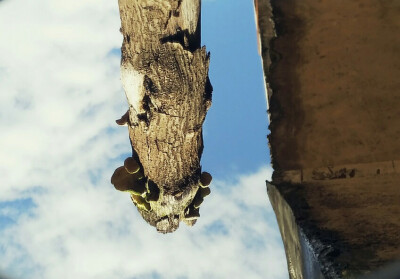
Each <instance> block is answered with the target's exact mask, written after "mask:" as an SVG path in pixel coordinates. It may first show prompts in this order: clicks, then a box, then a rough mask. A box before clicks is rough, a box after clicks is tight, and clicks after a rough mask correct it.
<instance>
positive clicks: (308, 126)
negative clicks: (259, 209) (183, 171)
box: [255, 0, 400, 278]
mask: <svg viewBox="0 0 400 279" xmlns="http://www.w3.org/2000/svg"><path fill="white" fill-rule="evenodd" d="M269 3H270V1H267V0H258V1H257V0H256V1H255V6H256V14H258V20H257V22H258V25H259V26H258V28H259V33H260V38H261V40H260V49H261V54H262V57H263V61H264V71H265V73H266V83H267V89H268V101H269V114H270V115H269V117H270V121H271V124H270V130H271V135H270V136H269V143H270V146H271V155H272V163H273V167H274V175H273V181H272V184H274V185H275V186H276V188H277V189H278V192H280V194H281V197H282V198H283V199H284V200H285V202H287V203H288V205H289V206H290V207H291V209H292V211H293V214H294V216H295V219H296V222H295V223H296V224H297V225H298V226H299V228H298V229H299V230H300V231H303V232H304V236H305V238H306V239H308V241H309V242H310V243H311V246H312V247H313V249H314V250H315V251H314V252H315V254H314V257H315V258H316V260H317V261H318V262H319V263H320V264H321V271H322V273H323V274H324V276H325V277H326V278H352V276H356V275H359V274H364V273H366V272H369V271H371V270H375V269H377V268H379V267H381V266H383V265H384V264H386V263H388V262H390V261H392V260H395V259H397V258H400V237H399V236H398V235H399V233H398V232H399V231H400V140H399V139H400V36H399V34H400V1H398V0H381V1H378V0H363V1H356V0H354V1H344V0H337V1H327V0H325V1H324V0H302V1H295V0H272V1H271V4H272V10H273V12H272V18H273V22H274V25H273V24H271V21H270V20H269V19H270V17H271V13H270V8H268V7H269ZM262 9H263V10H262ZM271 27H274V28H275V31H276V37H274V32H271ZM271 37H273V38H272V40H271ZM271 191H272V190H270V193H269V194H271ZM270 197H271V196H270ZM275 200H276V199H275ZM271 201H272V203H273V206H274V209H275V211H276V213H277V216H280V217H278V221H279V219H282V218H283V219H284V216H281V215H285V214H282V212H279V210H280V209H279V207H278V206H277V203H275V204H274V201H273V199H271ZM279 223H280V228H281V233H282V234H283V235H284V233H285V231H284V230H283V226H284V223H283V221H280V222H279ZM283 238H284V239H285V237H283ZM286 252H287V256H288V258H289V256H290V255H288V253H290V252H289V251H288V250H287V251H286ZM302 265H303V266H302V269H303V270H302V272H303V273H304V268H305V267H304V263H302ZM292 278H302V277H296V276H294V277H293V276H292ZM304 278H307V277H304Z"/></svg>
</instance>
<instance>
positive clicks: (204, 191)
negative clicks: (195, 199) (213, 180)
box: [199, 187, 211, 198]
mask: <svg viewBox="0 0 400 279" xmlns="http://www.w3.org/2000/svg"><path fill="white" fill-rule="evenodd" d="M199 192H200V195H201V197H202V198H204V197H207V196H208V195H209V194H210V193H211V189H210V188H209V187H207V188H201V187H200V188H199Z"/></svg>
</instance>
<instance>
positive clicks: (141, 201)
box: [131, 195, 151, 211]
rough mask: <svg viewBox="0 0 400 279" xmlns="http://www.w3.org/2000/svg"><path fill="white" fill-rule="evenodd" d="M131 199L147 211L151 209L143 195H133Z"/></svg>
mask: <svg viewBox="0 0 400 279" xmlns="http://www.w3.org/2000/svg"><path fill="white" fill-rule="evenodd" d="M131 200H132V201H133V203H134V204H135V205H136V206H137V207H138V208H139V209H143V210H146V211H150V210H151V205H150V204H149V203H148V202H147V201H146V200H145V199H144V198H143V197H141V196H137V195H131Z"/></svg>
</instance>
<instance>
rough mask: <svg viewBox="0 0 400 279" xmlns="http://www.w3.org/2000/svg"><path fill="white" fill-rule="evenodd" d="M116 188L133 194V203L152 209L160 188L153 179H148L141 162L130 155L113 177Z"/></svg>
mask: <svg viewBox="0 0 400 279" xmlns="http://www.w3.org/2000/svg"><path fill="white" fill-rule="evenodd" d="M111 183H112V184H113V185H114V187H115V189H117V190H118V191H122V192H128V193H130V194H131V199H132V201H133V203H134V204H135V205H136V206H137V207H138V208H139V209H142V210H145V211H150V210H151V205H150V202H151V201H153V202H155V201H157V200H158V198H159V194H160V190H159V189H158V187H157V185H156V184H155V183H153V182H152V181H151V180H148V179H146V177H145V176H144V174H143V170H142V169H141V168H140V165H139V163H138V162H137V161H136V160H135V159H134V158H133V157H128V158H126V159H125V161H124V165H123V166H121V167H119V168H117V169H116V170H115V171H114V174H113V175H112V177H111Z"/></svg>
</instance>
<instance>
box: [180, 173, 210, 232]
mask: <svg viewBox="0 0 400 279" xmlns="http://www.w3.org/2000/svg"><path fill="white" fill-rule="evenodd" d="M211 180H212V176H211V174H209V173H208V172H203V173H202V174H201V176H200V181H199V189H198V190H197V192H196V195H195V196H194V198H193V201H192V203H191V204H190V205H189V206H188V207H187V208H186V209H185V211H184V218H183V221H184V222H185V223H186V224H187V225H188V226H193V225H194V224H195V223H196V221H197V218H199V217H200V205H201V204H202V203H203V201H204V198H205V197H206V196H208V195H209V194H210V193H211V190H210V187H209V186H210V183H211Z"/></svg>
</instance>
